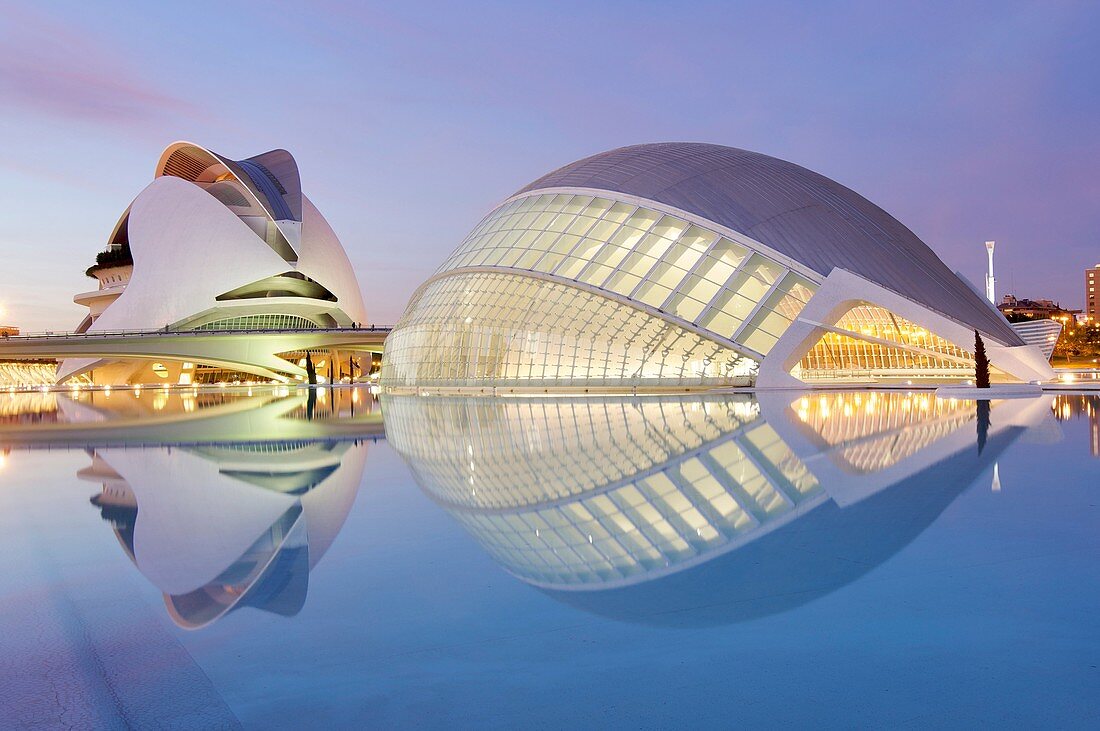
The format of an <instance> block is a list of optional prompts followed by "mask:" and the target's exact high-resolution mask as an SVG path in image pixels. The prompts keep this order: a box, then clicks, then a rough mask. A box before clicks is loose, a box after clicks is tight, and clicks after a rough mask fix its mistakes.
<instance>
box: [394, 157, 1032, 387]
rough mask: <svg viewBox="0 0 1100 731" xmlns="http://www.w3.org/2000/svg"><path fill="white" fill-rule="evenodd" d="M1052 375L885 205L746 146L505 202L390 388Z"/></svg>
mask: <svg viewBox="0 0 1100 731" xmlns="http://www.w3.org/2000/svg"><path fill="white" fill-rule="evenodd" d="M975 331H977V332H980V333H981V336H982V338H983V340H984V342H985V345H986V349H987V352H988V354H989V357H990V360H991V362H992V366H993V371H994V378H997V379H1000V380H1005V381H1033V380H1047V379H1050V378H1052V377H1053V375H1054V374H1053V371H1052V369H1051V368H1050V366H1049V364H1048V362H1047V359H1046V358H1045V357H1044V356H1043V353H1042V352H1040V350H1039V349H1038V348H1036V347H1033V346H1029V345H1027V344H1026V343H1025V342H1024V340H1022V339H1021V337H1020V335H1019V334H1018V333H1017V332H1016V331H1015V330H1013V328H1012V327H1011V326H1010V325H1009V323H1008V322H1007V321H1006V320H1005V319H1004V317H1003V316H1002V315H1001V314H1000V313H999V312H998V311H997V310H996V308H995V307H994V306H993V305H992V304H990V303H989V302H988V301H986V300H985V298H984V297H983V296H982V294H981V292H980V291H977V290H976V289H975V288H974V287H973V286H971V285H970V284H969V283H968V282H966V281H965V280H964V279H963V278H962V277H960V276H958V275H957V274H955V273H953V272H952V271H951V270H950V269H948V267H947V266H946V265H945V264H944V263H943V262H942V261H941V260H940V259H939V258H938V257H937V256H936V255H935V253H933V252H932V250H931V249H929V248H928V246H926V245H925V244H924V243H923V242H922V241H921V240H920V239H919V238H917V236H916V235H914V234H913V233H912V232H911V231H910V230H909V229H907V228H906V227H905V226H904V225H902V224H901V223H899V222H898V221H897V220H895V219H894V218H893V217H891V216H890V215H889V214H887V213H886V212H885V211H883V210H882V209H881V208H879V207H877V206H876V205H874V204H873V203H871V202H870V201H868V200H867V199H865V198H863V197H862V196H860V195H858V194H857V193H855V192H853V191H851V190H849V189H848V188H845V187H844V186H842V185H840V184H839V183H836V182H834V181H832V180H829V179H828V178H826V177H824V176H822V175H819V174H817V173H814V172H812V171H810V170H806V169H805V168H802V167H799V166H797V165H794V164H792V163H789V162H785V161H783V160H777V159H775V158H772V157H768V156H766V155H761V154H758V153H754V152H748V151H745V150H738V149H734V148H729V147H721V146H717V145H708V144H695V143H666V144H651V145H637V146H632V147H624V148H620V149H617V150H612V151H610V152H605V153H601V154H598V155H594V156H592V157H588V158H585V159H583V160H580V161H578V162H575V163H572V164H570V165H566V166H565V167H563V168H561V169H559V170H556V171H554V172H552V173H550V174H548V175H546V176H544V177H542V178H540V179H538V180H536V181H535V182H533V183H531V184H530V185H528V186H526V187H524V188H523V189H521V190H520V191H518V192H517V193H516V194H515V195H513V196H511V197H510V198H508V199H507V200H505V201H504V202H502V203H501V204H500V205H499V206H497V207H496V208H495V209H494V210H493V211H491V212H490V213H489V214H488V215H487V216H486V217H485V218H484V219H483V220H482V221H481V223H479V224H478V226H477V227H476V228H475V229H474V230H473V231H472V232H471V233H470V234H469V236H467V237H466V240H465V241H463V242H462V244H461V245H460V246H459V247H458V248H457V249H456V250H455V251H454V252H453V253H452V254H451V255H450V256H449V257H448V258H447V260H446V261H444V262H443V264H442V266H441V267H440V268H439V269H438V270H437V271H436V273H435V274H434V275H433V276H432V277H431V278H430V279H428V280H427V281H426V282H425V283H424V284H423V285H422V286H421V287H420V288H419V289H418V290H417V292H416V293H415V294H414V296H413V297H412V300H411V301H410V303H409V306H408V308H407V309H406V311H405V313H404V315H403V316H402V318H401V320H400V321H399V323H398V324H397V326H396V327H395V329H394V331H393V333H392V334H391V335H390V337H389V339H388V341H387V343H386V351H385V355H384V358H383V365H382V382H383V384H384V385H386V386H387V387H388V388H390V389H393V390H401V389H405V388H425V387H429V388H437V389H439V388H460V389H467V388H472V389H484V388H503V389H524V388H534V389H539V390H542V389H552V388H579V387H583V388H589V387H624V386H625V387H639V386H641V387H645V386H659V387H661V386H677V387H679V386H709V385H749V384H753V383H755V385H757V386H761V387H800V386H803V385H804V384H805V383H813V382H820V381H827V382H838V381H840V382H842V381H866V380H888V379H905V380H914V379H923V380H940V381H944V380H946V381H952V380H957V381H962V380H965V379H968V378H971V377H973V372H974V362H973V356H972V352H973V349H974V343H975Z"/></svg>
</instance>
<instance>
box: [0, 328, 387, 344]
mask: <svg viewBox="0 0 1100 731" xmlns="http://www.w3.org/2000/svg"><path fill="white" fill-rule="evenodd" d="M392 329H393V328H392V327H378V326H371V327H315V328H271V329H256V328H249V329H239V330H198V329H196V330H172V329H171V328H160V329H157V330H103V331H96V332H75V331H67V332H66V331H62V332H58V331H55V330H45V331H42V332H29V333H22V332H21V333H19V334H18V335H3V336H0V341H3V340H38V339H43V338H59V339H60V338H82V339H83V338H115V337H146V336H164V335H172V336H175V335H183V336H200V335H202V336H205V335H279V334H287V333H292V334H296V335H300V334H307V333H308V334H315V333H353V332H354V333H363V332H366V333H388V332H390V331H391V330H392Z"/></svg>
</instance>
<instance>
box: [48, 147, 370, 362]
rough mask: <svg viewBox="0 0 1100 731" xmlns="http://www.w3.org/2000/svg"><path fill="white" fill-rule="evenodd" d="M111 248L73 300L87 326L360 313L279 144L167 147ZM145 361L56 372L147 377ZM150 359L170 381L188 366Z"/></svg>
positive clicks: (352, 283) (352, 286) (223, 325)
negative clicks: (92, 284) (249, 152)
mask: <svg viewBox="0 0 1100 731" xmlns="http://www.w3.org/2000/svg"><path fill="white" fill-rule="evenodd" d="M108 246H109V250H108V252H107V253H108V254H110V255H111V256H109V257H108V258H107V259H105V260H104V262H105V263H103V264H98V265H97V266H96V267H93V268H92V269H91V270H89V274H90V275H92V273H93V272H95V273H96V276H98V275H99V274H100V273H102V272H103V271H106V272H107V275H106V276H105V277H100V290H98V291H97V292H92V293H86V294H83V295H78V296H77V298H76V300H77V301H78V302H81V303H84V304H87V305H88V306H89V309H90V312H89V316H88V317H87V318H86V319H85V322H84V323H83V324H82V327H81V329H82V330H85V331H86V332H88V333H96V332H114V331H120V330H159V329H165V330H169V331H173V332H175V331H187V330H245V331H248V330H287V329H308V328H331V327H347V326H350V325H352V323H361V322H364V321H365V320H366V319H367V318H366V311H365V308H364V306H363V299H362V294H361V292H360V289H359V284H358V282H357V281H356V278H355V275H354V273H353V271H352V268H351V263H350V262H349V261H348V258H347V255H346V254H345V253H344V250H343V247H342V246H341V245H340V241H339V239H337V237H336V235H335V233H334V232H333V231H332V228H331V227H330V226H329V225H328V222H327V221H326V220H325V219H324V217H323V216H322V215H321V213H320V212H319V211H318V210H317V208H316V207H315V206H314V205H313V203H312V202H311V201H310V200H309V199H308V198H307V197H306V196H305V195H303V194H302V190H301V183H300V179H299V174H298V167H297V165H296V163H295V162H294V158H293V157H291V155H290V153H288V152H287V151H285V150H273V151H271V152H267V153H264V154H262V155H257V156H256V157H252V158H248V159H246V160H239V161H233V160H230V159H228V158H225V157H223V156H220V155H218V154H216V153H214V152H211V151H209V150H207V149H205V148H202V147H199V146H198V145H194V144H192V143H189V142H177V143H175V144H172V145H170V146H169V147H168V148H167V149H166V150H165V151H164V153H163V154H162V155H161V159H160V161H159V162H158V164H157V169H156V176H155V179H154V180H153V182H152V183H151V184H150V185H149V186H148V187H146V188H145V190H143V191H142V192H141V193H140V194H139V195H138V196H137V198H135V199H134V201H133V203H131V204H130V206H129V207H128V208H127V209H126V211H125V213H123V215H122V217H121V218H120V219H119V222H118V224H117V225H116V227H115V230H114V232H113V233H112V235H111V239H110V241H109V242H108ZM127 252H129V255H130V256H129V258H128V257H127V256H126V254H127ZM130 258H132V264H131V262H130V260H129V259H130ZM266 355H267V356H270V355H271V354H266ZM196 357H197V358H201V354H196ZM152 365H153V364H152V363H149V362H147V361H143V360H141V359H134V360H125V359H96V360H92V359H68V360H66V361H64V362H63V363H62V364H61V366H60V368H59V369H58V381H59V382H60V381H63V380H65V379H68V378H71V377H73V376H77V375H80V374H83V373H87V372H89V371H94V372H95V375H96V379H95V380H97V381H103V382H106V383H120V382H149V381H153V382H156V380H157V378H156V377H153V378H151V377H150V374H149V370H150V369H151V368H152ZM158 365H160V368H159V369H157V370H158V371H159V373H157V374H156V376H157V377H160V376H162V375H163V376H164V377H165V378H166V379H168V380H171V381H172V382H176V381H177V380H178V379H179V377H180V375H182V374H183V371H185V370H187V368H185V362H184V361H179V362H171V363H159V364H158ZM190 366H191V368H192V369H193V368H194V367H195V364H194V363H191V364H190ZM243 370H245V371H247V369H243ZM259 372H260V371H257V373H259ZM265 372H269V371H265Z"/></svg>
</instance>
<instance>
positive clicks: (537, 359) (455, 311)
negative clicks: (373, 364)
mask: <svg viewBox="0 0 1100 731" xmlns="http://www.w3.org/2000/svg"><path fill="white" fill-rule="evenodd" d="M754 366H755V364H754V363H753V362H752V361H751V360H749V359H746V358H744V357H742V356H740V355H739V354H738V353H736V352H735V351H733V350H730V349H728V348H724V347H723V346H721V345H720V344H718V343H716V342H714V341H712V340H710V339H708V338H706V337H704V336H702V335H698V334H696V333H693V332H690V331H686V330H683V329H682V328H680V327H678V326H676V325H674V324H672V323H669V322H666V321H664V320H662V319H660V318H658V317H656V316H653V315H649V314H647V313H645V312H644V311H642V310H639V309H636V308H633V307H630V306H629V305H624V304H621V303H618V302H615V301H614V300H611V299H608V298H606V297H603V296H601V295H598V294H595V293H591V292H586V291H584V290H580V289H577V288H575V287H570V286H568V285H564V284H559V283H556V282H551V281H546V280H538V279H532V278H529V277H524V276H522V275H516V274H505V273H485V272H473V273H460V274H457V275H455V276H452V277H445V278H442V279H439V280H436V281H435V282H433V283H431V284H430V285H429V286H428V287H427V288H425V290H423V291H422V293H421V295H420V296H419V299H418V300H417V302H416V303H415V305H414V306H413V307H412V308H410V310H409V311H408V312H407V313H406V315H405V316H404V317H403V318H402V321H401V323H400V324H399V326H398V327H397V328H395V330H394V332H393V333H392V334H391V335H390V337H389V338H388V339H387V344H386V353H385V355H384V357H383V373H382V378H383V380H384V382H386V383H387V385H392V386H418V385H429V384H432V385H466V386H495V385H506V384H512V385H516V386H525V385H576V384H585V385H587V384H589V383H593V384H594V383H607V384H608V385H622V384H624V383H625V384H630V383H634V384H644V383H658V382H661V381H668V380H673V381H677V382H680V383H684V384H698V385H702V384H707V383H715V384H717V383H723V382H728V381H729V379H732V378H737V377H743V376H748V375H750V374H751V373H752V372H753V369H754Z"/></svg>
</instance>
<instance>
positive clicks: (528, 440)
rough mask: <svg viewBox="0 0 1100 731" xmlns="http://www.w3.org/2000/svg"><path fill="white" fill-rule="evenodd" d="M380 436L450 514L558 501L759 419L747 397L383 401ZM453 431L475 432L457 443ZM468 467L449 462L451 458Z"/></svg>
mask: <svg viewBox="0 0 1100 731" xmlns="http://www.w3.org/2000/svg"><path fill="white" fill-rule="evenodd" d="M385 410H386V429H387V437H388V438H389V439H390V440H391V441H392V442H393V443H394V444H397V445H400V449H401V450H402V453H403V454H404V455H405V456H406V458H408V459H410V460H411V461H412V462H413V464H414V468H415V470H416V474H417V477H418V479H420V480H421V483H422V484H425V485H430V488H429V489H430V490H431V491H432V494H433V495H434V496H435V497H436V499H438V500H440V501H442V502H445V503H449V504H454V505H465V506H474V507H492V508H508V507H518V506H523V505H533V504H536V503H539V502H545V501H548V500H559V499H562V498H566V497H569V496H570V495H576V494H579V493H581V492H583V491H585V490H589V489H592V488H594V487H597V486H599V485H603V484H607V483H609V482H614V481H616V480H622V479H625V478H627V477H629V476H631V475H636V474H638V473H640V472H645V471H647V470H649V469H652V468H653V467H654V466H655V465H659V464H661V463H662V462H664V461H666V460H668V459H670V458H672V457H673V456H675V455H676V454H682V453H684V452H686V451H689V450H691V449H695V448H698V447H699V446H701V445H702V444H705V443H707V442H710V441H713V440H715V439H717V438H719V437H720V436H721V435H722V434H725V433H728V432H730V431H733V430H734V429H737V428H739V427H741V426H743V425H745V424H747V423H749V422H752V421H755V420H756V419H757V418H758V415H757V411H756V405H755V404H754V403H752V402H751V401H750V400H748V399H747V398H743V397H739V398H736V399H728V400H717V399H713V400H707V401H700V400H699V399H678V398H675V397H672V398H670V397H662V398H660V399H658V398H652V397H649V398H639V399H636V400H632V401H629V402H613V403H609V402H606V401H603V400H597V399H588V398H584V399H576V400H569V401H567V402H565V403H562V402H560V401H556V400H553V399H549V400H548V399H522V400H517V399H500V400H491V399H478V400H471V399H452V398H433V400H432V402H431V404H430V407H428V406H425V404H424V403H422V402H421V401H418V400H416V399H414V398H406V397H397V396H394V397H388V398H387V399H386V401H385ZM456 424H457V425H462V424H476V425H477V428H476V429H470V430H468V431H467V432H465V433H464V434H463V439H464V441H463V443H462V444H455V443H454V440H455V438H456V437H455V431H456ZM463 450H465V458H462V459H456V458H455V457H456V455H458V456H462V453H463Z"/></svg>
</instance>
